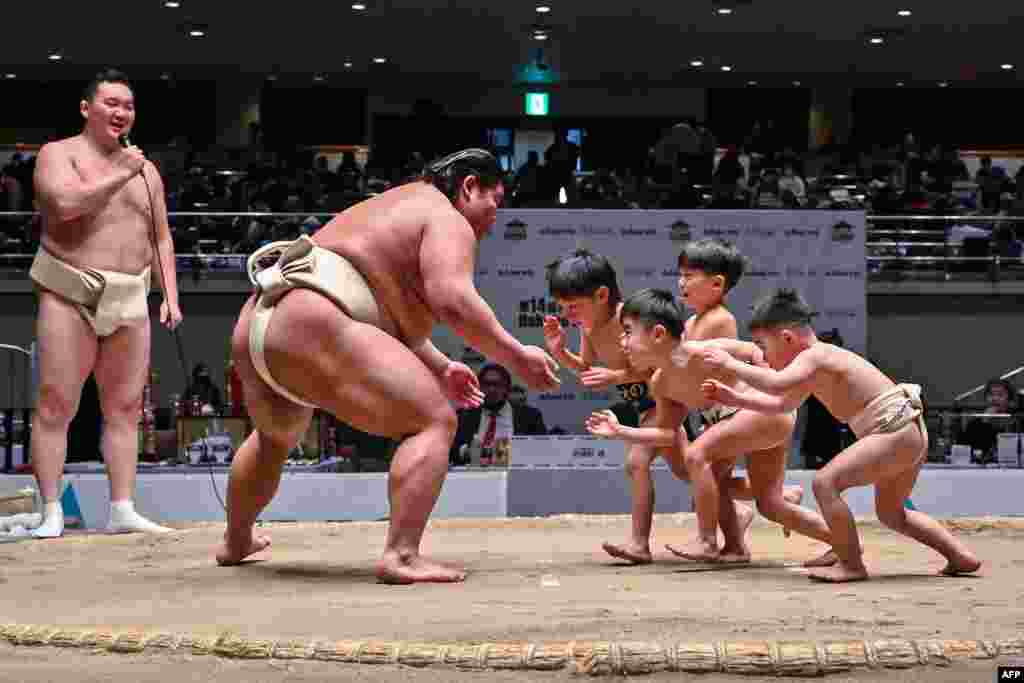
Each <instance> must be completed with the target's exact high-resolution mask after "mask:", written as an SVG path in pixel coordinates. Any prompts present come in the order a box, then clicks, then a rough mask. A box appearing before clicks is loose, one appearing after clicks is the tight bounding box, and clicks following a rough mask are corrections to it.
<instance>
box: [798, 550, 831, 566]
mask: <svg viewBox="0 0 1024 683" xmlns="http://www.w3.org/2000/svg"><path fill="white" fill-rule="evenodd" d="M838 561H839V556H838V555H836V551H835V550H832V548H829V549H828V550H826V551H825V552H824V553H822V554H821V555H818V556H817V557H815V558H812V559H810V560H807V561H806V562H804V566H805V567H831V566H833V565H834V564H835V563H836V562H838Z"/></svg>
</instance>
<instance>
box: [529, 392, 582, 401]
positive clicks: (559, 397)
mask: <svg viewBox="0 0 1024 683" xmlns="http://www.w3.org/2000/svg"><path fill="white" fill-rule="evenodd" d="M537 398H538V399H539V400H541V401H575V400H576V394H574V393H573V392H571V391H568V392H565V393H562V394H541V395H540V396H538V397H537Z"/></svg>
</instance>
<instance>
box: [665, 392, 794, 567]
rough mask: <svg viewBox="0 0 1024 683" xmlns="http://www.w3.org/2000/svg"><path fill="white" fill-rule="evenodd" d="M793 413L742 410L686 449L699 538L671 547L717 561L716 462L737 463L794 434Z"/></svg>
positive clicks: (696, 557)
mask: <svg viewBox="0 0 1024 683" xmlns="http://www.w3.org/2000/svg"><path fill="white" fill-rule="evenodd" d="M792 429H793V419H792V417H791V416H785V415H775V416H764V415H760V414H758V413H752V412H750V411H746V410H741V411H740V412H738V413H736V414H735V415H733V416H732V417H731V418H729V419H727V420H725V421H723V422H719V423H718V424H715V425H712V426H711V427H709V428H708V429H707V430H705V431H704V433H703V434H701V435H700V437H698V438H697V440H696V441H694V442H693V443H692V444H690V446H689V447H688V448H687V449H686V453H685V454H684V456H685V462H686V467H687V470H688V472H689V474H690V480H691V482H692V483H693V490H694V502H695V507H696V509H697V524H698V528H699V531H698V534H699V537H698V539H697V541H696V542H695V543H692V544H690V545H688V546H687V547H685V548H682V549H675V548H669V550H671V551H672V552H674V553H676V554H677V555H680V556H681V557H685V558H688V559H693V560H698V561H714V560H716V559H717V558H718V555H719V554H720V552H721V550H720V549H719V547H718V538H717V528H718V525H719V507H718V506H719V496H720V495H721V487H720V486H719V482H718V480H717V478H716V476H715V471H714V463H715V462H716V461H718V462H734V461H735V460H736V459H737V458H739V457H740V456H741V455H744V454H745V453H749V452H750V451H752V450H760V449H764V448H769V447H771V446H773V445H775V444H778V443H781V442H782V441H783V440H784V439H787V438H788V437H789V435H790V434H791V433H792Z"/></svg>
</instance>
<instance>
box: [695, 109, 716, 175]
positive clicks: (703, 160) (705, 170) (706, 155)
mask: <svg viewBox="0 0 1024 683" xmlns="http://www.w3.org/2000/svg"><path fill="white" fill-rule="evenodd" d="M697 135H698V137H699V138H700V155H699V159H698V160H695V162H694V168H692V169H690V177H691V178H692V179H693V182H695V183H697V184H698V185H710V184H711V179H712V176H713V175H714V172H715V156H717V154H718V138H716V137H715V134H714V133H713V132H712V131H711V129H710V128H708V125H707V123H700V124H698V125H697Z"/></svg>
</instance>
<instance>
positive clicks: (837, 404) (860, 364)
mask: <svg viewBox="0 0 1024 683" xmlns="http://www.w3.org/2000/svg"><path fill="white" fill-rule="evenodd" d="M793 363H794V364H795V363H809V364H810V365H811V367H813V368H814V371H813V374H812V375H811V376H810V379H809V380H808V381H807V382H806V386H805V387H803V390H802V391H799V390H798V392H799V393H803V394H814V396H815V398H817V399H818V400H819V401H821V403H822V405H824V406H825V407H826V408H827V409H828V411H829V412H830V413H832V415H833V416H834V417H835V418H836V419H837V420H839V421H840V422H844V423H848V422H849V421H850V420H851V419H852V418H854V417H855V416H856V415H857V414H858V413H859V412H860V411H861V410H862V409H863V408H864V406H866V405H867V404H868V403H870V402H871V401H872V400H873V399H874V398H875V397H877V396H879V395H881V394H882V393H884V392H886V391H888V390H889V389H891V388H892V387H893V386H895V382H893V381H892V380H891V379H890V378H889V377H888V376H886V374H885V373H883V372H882V371H881V370H879V369H878V368H876V367H875V366H874V365H872V364H871V363H869V362H868V361H867V360H865V359H864V358H862V357H861V356H859V355H857V354H856V353H854V352H852V351H849V350H847V349H844V348H842V347H839V346H835V345H833V344H828V343H826V342H821V341H819V342H815V343H814V344H813V345H812V346H811V347H810V348H809V349H806V350H804V351H802V352H800V354H799V355H798V356H797V357H796V359H795V360H794V361H793ZM790 367H792V364H791V365H790ZM783 372H784V371H783ZM716 379H717V378H716Z"/></svg>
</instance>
